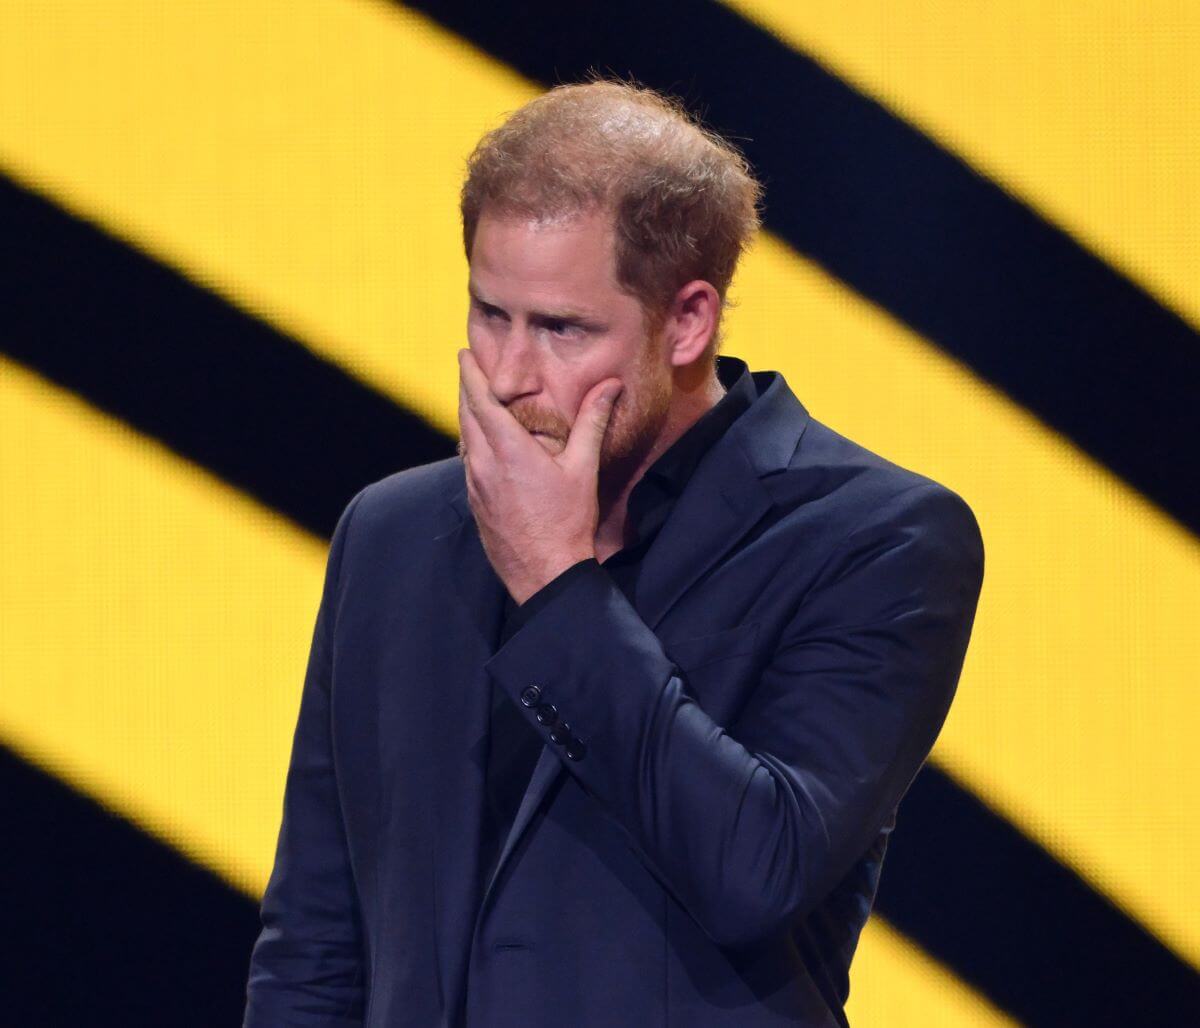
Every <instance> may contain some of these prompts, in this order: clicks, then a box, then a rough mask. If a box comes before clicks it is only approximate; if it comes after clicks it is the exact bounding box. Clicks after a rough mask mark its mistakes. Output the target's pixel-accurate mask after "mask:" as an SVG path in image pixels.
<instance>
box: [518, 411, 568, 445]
mask: <svg viewBox="0 0 1200 1028" xmlns="http://www.w3.org/2000/svg"><path fill="white" fill-rule="evenodd" d="M509 413H510V414H511V415H512V416H513V417H514V418H515V419H516V421H517V424H519V425H520V426H521V427H522V428H523V429H525V431H526V432H529V433H531V434H532V433H533V432H545V433H546V435H550V436H554V437H555V438H558V439H563V438H566V436H567V435H568V434H569V433H570V431H571V426H570V425H567V424H565V423H564V422H563V420H562V418H560V417H557V416H556V415H554V414H550V413H548V412H543V411H537V410H513V409H512V408H509Z"/></svg>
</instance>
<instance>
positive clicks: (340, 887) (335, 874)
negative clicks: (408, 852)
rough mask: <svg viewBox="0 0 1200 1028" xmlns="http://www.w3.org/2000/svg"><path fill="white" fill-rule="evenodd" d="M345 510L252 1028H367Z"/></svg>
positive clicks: (330, 570)
mask: <svg viewBox="0 0 1200 1028" xmlns="http://www.w3.org/2000/svg"><path fill="white" fill-rule="evenodd" d="M363 492H365V489H364V490H362V491H360V492H359V493H358V494H357V495H355V497H354V498H353V499H352V500H351V501H350V502H349V503H348V504H347V505H346V508H345V510H343V512H342V514H341V517H340V518H339V519H338V523H337V527H336V528H335V529H334V533H333V540H332V542H331V544H330V547H329V556H328V559H327V562H326V569H325V582H324V587H323V592H322V595H321V602H320V606H319V608H318V610H317V617H316V624H315V626H314V629H313V635H312V645H311V648H310V650H309V656H308V669H307V672H306V674H305V678H304V686H303V690H302V692H301V698H300V712H299V716H298V718H297V722H296V728H295V733H294V736H293V741H292V752H291V761H290V764H289V766H288V773H287V781H286V784H285V788H284V797H283V816H282V822H281V825H280V829H279V838H278V843H277V845H276V850H275V864H274V868H273V869H272V872H271V877H270V879H269V880H268V882H267V887H266V891H265V892H264V894H263V899H262V905H261V908H260V912H261V919H262V931H261V932H260V934H259V936H258V939H257V941H256V942H255V944H254V949H253V951H252V954H251V957H250V972H249V978H248V980H247V984H246V1012H245V1019H244V1022H243V1024H244V1025H245V1026H246V1028H259V1026H261V1028H276V1026H278V1025H284V1024H287V1025H321V1026H330V1028H332V1026H339V1028H341V1026H345V1028H349V1026H351V1025H355V1026H359V1025H361V1024H362V1023H363V997H364V991H365V989H364V975H363V957H362V938H361V929H360V924H359V914H358V905H357V898H356V893H355V886H354V881H353V877H352V873H351V868H350V861H349V856H348V852H347V845H346V836H345V829H344V826H343V823H342V812H341V806H340V803H339V801H338V791H337V783H336V780H335V772H334V764H333V755H332V749H331V738H330V721H329V716H330V684H331V673H332V656H333V649H332V647H333V638H334V622H335V619H336V613H337V607H338V596H339V588H338V583H339V577H340V571H341V561H342V553H343V550H344V548H345V540H346V532H347V530H348V527H349V524H350V519H351V517H352V516H353V514H354V508H355V506H356V505H357V503H358V501H359V498H360V497H361V496H362V493H363Z"/></svg>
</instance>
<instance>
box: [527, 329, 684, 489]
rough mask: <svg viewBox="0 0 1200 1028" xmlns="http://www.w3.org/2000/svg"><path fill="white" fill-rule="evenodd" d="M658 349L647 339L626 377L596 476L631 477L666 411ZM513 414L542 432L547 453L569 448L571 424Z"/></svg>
mask: <svg viewBox="0 0 1200 1028" xmlns="http://www.w3.org/2000/svg"><path fill="white" fill-rule="evenodd" d="M656 354H657V347H656V346H655V345H654V341H653V340H648V341H647V343H646V345H645V346H644V347H643V349H642V352H641V354H640V355H639V357H638V359H637V362H636V363H635V364H634V366H633V368H632V369H631V370H630V372H629V374H628V375H626V376H624V378H625V388H624V389H623V390H622V392H621V395H620V396H618V397H617V402H616V403H615V404H614V405H613V409H612V414H611V416H610V417H609V420H608V428H607V430H606V431H605V433H604V440H603V442H602V443H601V444H600V476H601V478H602V479H607V480H609V481H622V480H624V479H625V478H627V477H628V475H630V474H632V473H633V472H634V471H635V470H636V469H637V468H638V466H639V465H640V464H641V462H642V460H643V459H644V458H645V456H646V454H647V453H649V452H650V450H651V448H652V447H653V446H654V444H655V442H656V441H657V440H658V438H659V436H660V435H661V434H662V430H663V427H664V426H665V425H666V422H667V416H668V414H669V412H670V407H671V397H672V392H673V388H674V386H673V383H672V380H671V377H670V375H669V374H666V373H664V369H663V368H661V367H659V366H658V363H657V360H656ZM512 414H513V416H514V417H515V418H516V419H517V421H518V422H520V424H521V426H522V427H523V428H524V429H525V430H526V431H527V432H529V433H530V434H532V433H535V432H541V433H545V436H549V437H550V438H549V439H548V440H547V439H546V438H545V437H537V438H538V441H539V442H541V443H542V445H543V446H546V448H547V449H548V450H550V451H551V452H555V453H558V452H561V451H562V449H563V447H565V446H566V445H567V438H568V437H569V436H570V434H571V426H570V425H569V424H568V423H567V422H565V421H564V420H563V419H562V418H561V417H559V416H558V415H557V414H555V413H553V412H550V411H539V410H521V411H517V410H513V411H512Z"/></svg>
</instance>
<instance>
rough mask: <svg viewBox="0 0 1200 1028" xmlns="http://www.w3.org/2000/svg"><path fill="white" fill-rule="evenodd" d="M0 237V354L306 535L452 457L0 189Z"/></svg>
mask: <svg viewBox="0 0 1200 1028" xmlns="http://www.w3.org/2000/svg"><path fill="white" fill-rule="evenodd" d="M0 237H2V238H3V239H5V240H6V241H7V243H6V245H4V246H3V247H0V309H2V310H3V312H4V313H3V328H4V331H3V332H2V333H0V348H3V350H4V351H5V352H6V353H8V354H9V355H10V356H12V357H14V358H15V359H17V360H18V361H21V362H22V363H24V364H25V365H27V366H28V367H30V368H32V369H34V370H36V371H38V372H39V373H40V374H42V375H43V376H45V377H46V378H47V379H50V380H52V381H53V382H56V383H57V384H59V385H61V386H63V387H65V388H67V389H70V390H73V391H74V392H76V393H78V394H79V395H81V396H83V397H84V398H86V399H87V400H88V401H89V402H90V403H91V404H92V405H94V406H95V407H97V408H99V409H101V410H104V411H107V412H109V413H111V414H113V415H114V416H116V417H118V418H120V419H121V420H123V421H125V422H127V423H128V424H130V425H133V426H134V427H136V428H138V429H140V430H141V431H143V432H145V433H146V434H148V435H150V436H153V437H155V438H157V439H159V440H161V441H162V442H163V443H165V444H166V445H167V446H169V447H170V448H171V449H172V450H174V451H176V452H177V453H179V454H181V455H182V456H184V457H187V458H188V459H189V460H192V461H195V462H196V463H197V464H200V465H202V466H204V467H205V468H208V469H210V470H211V471H212V472H213V473H215V474H216V475H218V476H220V477H221V478H223V479H224V480H225V481H226V482H229V483H231V484H232V485H234V486H236V487H237V488H239V489H241V490H243V491H245V492H246V493H248V494H250V495H252V496H255V497H257V498H258V499H259V500H261V501H262V502H263V503H264V504H266V505H267V506H268V507H270V508H272V509H274V510H276V511H279V512H280V513H283V514H286V515H287V516H289V517H291V518H292V519H293V520H294V521H296V522H297V523H298V524H300V525H302V526H304V527H305V528H307V529H309V530H310V531H312V532H314V533H316V534H318V535H320V536H323V537H325V538H328V537H329V536H330V535H332V533H333V527H334V525H335V524H336V523H337V517H338V515H339V514H340V513H341V511H342V508H343V507H344V506H345V504H346V503H347V502H348V501H349V499H350V497H351V496H353V495H354V493H356V492H357V491H358V490H359V489H360V488H362V486H364V485H365V484H366V483H368V482H373V481H376V480H377V479H379V478H382V477H384V476H385V475H387V474H389V473H391V472H393V471H397V470H399V469H400V468H405V467H410V466H413V465H416V464H423V463H426V462H427V461H431V460H440V459H442V458H443V457H449V456H452V455H453V454H454V443H453V442H452V441H451V440H449V439H447V438H446V436H445V435H444V434H443V433H441V432H438V431H436V430H434V429H433V428H432V427H431V426H430V425H428V424H427V423H426V422H425V421H423V420H422V419H420V418H418V417H416V416H414V415H412V414H410V413H408V412H407V411H405V410H403V409H402V408H400V407H399V406H398V405H397V404H395V403H394V402H393V401H392V400H391V399H390V398H389V397H387V396H385V395H384V394H382V393H379V392H377V391H376V390H375V389H373V388H371V387H370V386H368V385H366V384H364V383H363V382H361V381H360V380H358V379H355V378H352V377H351V376H350V375H348V374H347V373H346V372H344V371H343V370H342V369H341V368H340V367H338V365H336V364H334V363H332V362H331V361H327V360H324V359H322V358H321V357H318V356H316V355H315V354H313V353H312V352H311V351H309V350H307V349H305V348H304V347H303V346H301V345H299V344H298V343H296V342H295V341H294V340H292V339H289V338H288V337H286V336H285V335H283V334H282V333H280V332H278V331H276V330H275V329H273V328H272V327H270V326H269V325H267V324H266V323H265V322H263V321H260V320H258V319H257V318H255V317H253V316H251V315H250V314H248V313H244V312H242V311H239V310H238V309H237V308H236V307H234V306H233V304H232V303H230V302H228V301H226V300H223V299H221V298H219V297H217V296H215V295H214V294H212V293H210V292H208V291H206V290H204V289H202V288H200V287H199V286H197V285H196V284H195V283H193V282H190V281H189V280H188V279H186V278H185V277H184V276H183V275H181V274H179V273H177V272H175V271H173V270H171V269H169V268H167V267H165V266H163V265H162V264H160V263H158V262H156V261H154V260H152V259H151V258H149V257H147V256H145V255H144V254H142V253H140V252H138V251H137V250H135V249H133V248H132V247H130V246H128V245H126V244H124V243H121V242H118V241H117V240H115V239H113V238H112V237H111V236H108V235H106V234H105V233H103V232H101V231H100V230H99V229H97V228H95V227H93V226H91V225H89V224H87V223H85V222H83V221H81V220H79V219H76V218H74V217H72V216H71V215H69V214H67V213H65V212H64V211H62V210H61V209H59V208H57V207H55V206H53V205H52V204H50V203H48V202H46V201H44V200H42V199H41V198H39V197H38V196H36V195H35V194H33V193H32V192H29V191H27V190H25V189H23V188H21V187H20V186H18V185H17V184H16V183H14V182H12V181H11V180H9V179H6V178H4V177H2V176H0ZM16 240H20V245H19V246H18V245H15V242H14V241H16Z"/></svg>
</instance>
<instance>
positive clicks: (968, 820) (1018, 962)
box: [875, 764, 1200, 1028]
mask: <svg viewBox="0 0 1200 1028" xmlns="http://www.w3.org/2000/svg"><path fill="white" fill-rule="evenodd" d="M875 909H876V911H877V912H878V913H879V914H881V915H882V916H883V917H884V918H886V919H887V920H888V921H890V922H891V923H892V924H893V925H895V927H896V928H898V929H899V930H900V931H901V932H903V933H904V934H905V935H907V936H909V937H910V938H912V939H914V940H915V941H916V942H918V943H919V944H920V946H921V947H922V948H923V949H924V950H926V951H927V952H928V953H930V954H931V955H932V956H933V957H935V958H937V959H938V960H940V961H941V962H942V963H943V964H946V965H947V966H949V967H952V968H954V970H955V972H956V973H957V974H959V975H960V976H961V977H962V978H963V979H964V980H965V981H968V982H970V983H971V984H972V985H974V986H975V987H976V988H977V989H978V990H979V991H980V992H982V993H984V994H985V995H987V996H989V997H990V998H991V999H992V1000H993V1001H994V1002H995V1003H996V1004H997V1005H998V1006H1000V1007H1001V1008H1003V1009H1005V1010H1007V1011H1009V1012H1010V1013H1012V1014H1015V1015H1016V1016H1017V1017H1018V1018H1019V1019H1020V1020H1021V1021H1022V1022H1023V1023H1025V1024H1030V1025H1047V1026H1054V1028H1065V1026H1074V1025H1079V1026H1080V1028H1089V1026H1090V1028H1097V1026H1101V1025H1120V1026H1125V1025H1140V1024H1147V1025H1149V1024H1154V1025H1182V1024H1191V1023H1194V1021H1195V1018H1196V1014H1197V1011H1200V975H1197V974H1196V972H1195V971H1194V970H1193V969H1192V968H1191V967H1190V966H1189V965H1187V964H1186V963H1184V962H1183V961H1181V960H1180V959H1179V958H1178V957H1177V956H1176V955H1175V954H1174V953H1172V952H1171V951H1170V950H1168V949H1166V948H1165V947H1164V946H1163V945H1162V943H1160V942H1159V941H1158V940H1157V939H1156V938H1154V936H1152V935H1150V934H1149V933H1148V932H1146V931H1145V930H1144V929H1143V928H1142V927H1141V926H1140V925H1138V924H1137V923H1136V922H1134V921H1132V920H1130V919H1129V918H1128V917H1127V916H1126V915H1125V914H1123V913H1122V912H1121V911H1120V910H1119V909H1117V908H1116V907H1115V906H1113V905H1112V904H1111V903H1109V902H1108V900H1107V899H1105V898H1104V897H1103V896H1101V895H1099V894H1098V893H1096V892H1095V891H1094V890H1092V889H1091V888H1089V887H1088V885H1087V884H1086V883H1085V882H1084V881H1083V880H1082V879H1080V878H1079V877H1078V876H1077V875H1076V874H1074V873H1073V872H1072V871H1071V870H1069V869H1068V868H1066V867H1064V866H1063V865H1062V864H1059V863H1057V862H1056V861H1054V860H1053V859H1051V858H1050V857H1049V856H1047V854H1046V853H1045V851H1044V850H1042V849H1041V848H1040V847H1038V846H1037V845H1035V844H1034V843H1033V842H1031V841H1030V840H1029V839H1027V838H1026V837H1025V836H1023V835H1021V833H1020V832H1018V831H1017V830H1016V829H1015V828H1014V827H1013V826H1012V825H1011V824H1009V823H1008V822H1007V821H1005V820H1004V819H1003V818H1001V817H999V816H997V815H996V814H995V813H994V812H993V811H991V810H990V809H988V807H986V806H985V805H984V804H983V803H982V802H980V800H979V799H977V798H976V797H975V796H973V795H972V794H971V793H970V792H968V791H966V790H965V789H963V788H961V787H960V786H959V785H958V784H957V783H956V782H955V781H954V780H953V779H952V778H951V777H949V776H948V775H946V774H944V773H942V772H941V771H939V770H938V769H936V768H935V767H933V766H932V765H930V764H926V765H925V767H924V768H922V770H921V772H920V773H919V774H918V775H917V778H916V780H915V781H914V782H913V785H912V788H911V789H910V790H909V792H908V795H907V796H905V798H904V800H903V802H902V803H901V804H900V811H899V814H898V816H897V820H896V828H895V830H894V831H893V833H892V835H891V839H890V842H889V844H888V849H887V854H886V856H885V858H884V862H883V873H882V875H881V877H880V882H879V894H878V896H877V897H876V902H875Z"/></svg>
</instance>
